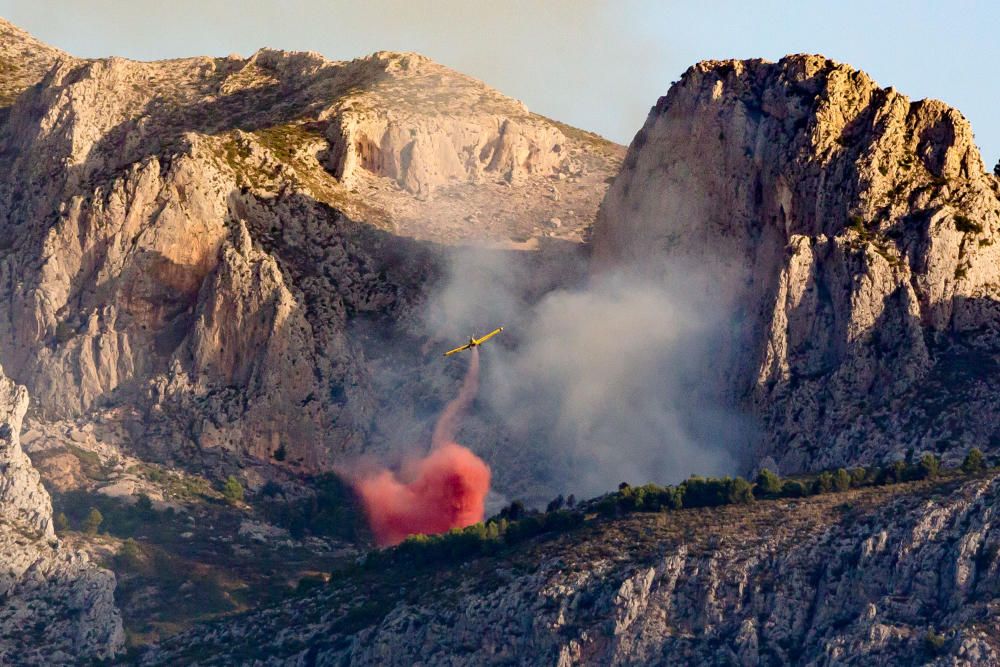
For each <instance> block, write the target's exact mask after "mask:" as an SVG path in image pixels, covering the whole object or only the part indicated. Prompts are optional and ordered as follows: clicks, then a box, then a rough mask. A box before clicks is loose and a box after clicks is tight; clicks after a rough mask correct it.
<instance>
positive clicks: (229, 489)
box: [222, 475, 243, 503]
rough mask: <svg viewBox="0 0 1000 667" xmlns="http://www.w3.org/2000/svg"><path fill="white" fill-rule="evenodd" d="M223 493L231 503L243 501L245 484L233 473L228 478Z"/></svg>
mask: <svg viewBox="0 0 1000 667" xmlns="http://www.w3.org/2000/svg"><path fill="white" fill-rule="evenodd" d="M222 495H223V496H225V497H226V500H228V501H229V502H231V503H238V502H242V501H243V485H242V484H240V481H239V480H238V479H236V478H235V477H234V476H233V475H230V476H229V477H227V478H226V483H225V484H224V485H223V486H222Z"/></svg>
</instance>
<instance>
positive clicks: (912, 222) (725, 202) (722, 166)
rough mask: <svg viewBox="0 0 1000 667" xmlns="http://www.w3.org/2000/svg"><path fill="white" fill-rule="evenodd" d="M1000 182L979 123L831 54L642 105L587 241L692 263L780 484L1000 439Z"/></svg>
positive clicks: (700, 76)
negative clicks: (981, 141) (913, 97)
mask: <svg viewBox="0 0 1000 667" xmlns="http://www.w3.org/2000/svg"><path fill="white" fill-rule="evenodd" d="M998 195H1000V181H998V179H997V177H996V176H994V175H993V174H988V173H986V172H985V171H984V168H983V163H982V160H981V159H980V156H979V152H978V150H977V149H976V147H975V144H974V142H973V135H972V129H971V128H970V126H969V124H968V122H967V121H966V120H965V118H964V117H962V115H961V114H960V113H959V112H958V111H956V110H954V109H952V108H949V107H948V106H946V105H944V104H943V103H941V102H937V101H934V100H922V101H918V102H912V101H910V100H909V99H908V98H907V97H905V96H904V95H902V94H900V93H899V92H897V91H895V90H894V89H892V88H881V87H879V86H878V85H877V84H876V83H875V82H874V81H872V80H871V79H870V78H869V77H868V76H867V75H866V74H864V73H863V72H860V71H858V70H855V69H852V68H851V67H848V66H846V65H842V64H838V63H835V62H833V61H831V60H828V59H826V58H823V57H821V56H789V57H787V58H784V59H782V60H781V61H780V62H777V63H771V62H765V61H760V60H748V61H721V62H716V61H710V62H704V63H700V64H698V65H696V66H694V67H692V68H691V69H689V70H688V71H687V72H686V73H685V74H684V76H683V77H682V79H681V81H680V82H678V83H677V84H676V85H675V86H673V87H672V88H671V90H670V92H669V93H668V94H667V95H666V96H665V97H663V98H661V99H660V101H659V102H658V103H657V105H656V106H655V107H654V109H653V110H652V111H651V113H650V115H649V118H648V119H647V121H646V124H645V126H644V127H643V128H642V130H640V132H639V133H638V134H637V135H636V137H635V139H634V140H633V142H632V145H631V147H630V149H629V154H628V156H627V157H626V160H625V166H624V168H623V171H622V173H621V175H620V176H619V177H618V178H617V180H616V181H615V183H614V185H613V186H612V188H611V189H610V190H609V192H608V195H607V198H606V200H605V202H604V205H603V207H602V214H601V217H600V220H599V222H598V224H597V225H596V227H595V232H594V252H595V255H596V257H597V258H598V260H599V262H603V263H605V264H611V263H620V262H629V263H641V264H643V263H644V264H649V263H653V264H656V263H662V264H664V265H666V264H670V263H681V264H689V265H692V266H696V267H698V270H699V272H700V273H702V274H703V278H704V279H705V282H706V283H707V284H709V285H710V286H711V287H710V289H711V291H712V292H713V296H715V297H718V300H720V301H722V303H723V308H724V309H725V311H726V315H727V317H726V319H727V320H728V321H731V322H732V323H733V326H732V328H733V334H732V335H731V336H728V337H727V336H723V337H722V338H725V339H726V341H727V342H726V344H725V345H726V349H725V350H724V351H723V352H722V353H720V354H719V355H718V357H717V358H716V359H715V360H714V363H713V364H712V366H713V367H714V368H715V370H716V374H717V376H718V377H719V379H720V380H721V384H722V385H723V392H724V393H725V394H726V395H727V396H728V401H729V403H730V404H731V405H734V406H739V407H741V408H746V409H749V410H752V411H753V412H755V413H756V414H757V415H758V416H759V417H760V419H761V422H762V429H761V436H760V438H759V439H758V443H757V446H756V451H755V456H754V459H755V460H760V459H762V458H763V457H765V456H772V457H773V458H774V459H775V460H776V461H777V462H778V465H779V466H780V467H781V469H782V470H785V471H794V470H804V469H819V468H823V467H830V466H838V465H853V464H856V463H864V462H871V461H876V460H883V459H891V458H898V457H900V456H902V455H903V453H904V452H905V451H906V450H907V449H914V450H916V451H924V450H927V451H933V452H936V453H939V454H941V455H943V456H944V457H945V459H946V460H955V459H958V458H960V457H961V456H962V455H964V452H965V451H967V450H968V449H969V447H971V446H978V447H981V448H989V447H993V448H995V447H997V446H998V444H1000V431H998V430H997V429H998V424H1000V420H998V418H997V417H998V414H997V411H996V400H995V397H996V396H997V391H998V389H1000V387H998V385H997V379H996V378H997V377H998V376H997V373H996V371H997V368H998V366H997V363H998V359H1000V356H998V353H1000V244H998V243H997V240H998V239H1000V197H998Z"/></svg>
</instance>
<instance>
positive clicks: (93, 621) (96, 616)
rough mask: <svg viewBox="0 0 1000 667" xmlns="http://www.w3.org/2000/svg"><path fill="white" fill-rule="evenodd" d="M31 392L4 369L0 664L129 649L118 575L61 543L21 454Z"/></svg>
mask: <svg viewBox="0 0 1000 667" xmlns="http://www.w3.org/2000/svg"><path fill="white" fill-rule="evenodd" d="M27 408H28V393H27V391H26V390H25V388H24V387H22V386H18V385H15V384H14V383H13V382H11V381H10V380H9V379H7V378H6V377H5V376H3V373H2V371H0V562H2V563H3V571H2V572H0V599H2V600H3V605H2V609H0V662H2V663H4V664H19V665H62V664H66V665H68V664H76V663H78V662H79V661H80V660H82V659H90V658H96V659H104V658H110V657H113V656H114V655H115V654H116V653H117V652H118V651H119V650H120V649H121V647H122V645H123V643H124V639H125V637H124V633H123V631H122V621H121V616H120V614H119V613H118V609H117V608H116V607H115V600H114V590H115V576H114V575H113V574H112V573H111V572H109V571H107V570H104V569H101V568H99V567H97V566H95V565H93V564H92V563H91V562H90V561H89V560H88V558H87V556H86V554H84V553H83V552H80V551H77V550H74V549H72V548H66V545H63V544H60V542H58V541H57V540H56V539H55V534H54V532H53V529H52V504H51V501H50V500H49V495H48V493H47V492H46V491H45V489H44V488H43V487H42V484H41V482H40V480H39V477H38V473H37V472H36V471H35V469H34V468H33V467H32V466H31V462H30V461H29V460H28V457H27V456H26V455H25V454H24V452H23V451H22V450H21V444H20V440H19V434H20V431H21V420H22V418H23V417H24V413H25V410H27Z"/></svg>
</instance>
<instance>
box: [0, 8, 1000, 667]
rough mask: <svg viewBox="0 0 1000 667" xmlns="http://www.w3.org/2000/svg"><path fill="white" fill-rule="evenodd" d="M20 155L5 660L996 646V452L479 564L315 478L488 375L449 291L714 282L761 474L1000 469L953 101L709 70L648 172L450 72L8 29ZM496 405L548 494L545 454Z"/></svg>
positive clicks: (829, 659) (8, 259)
mask: <svg viewBox="0 0 1000 667" xmlns="http://www.w3.org/2000/svg"><path fill="white" fill-rule="evenodd" d="M0 160H2V161H3V163H4V165H5V166H6V169H4V170H0V303H2V304H3V307H2V308H0V361H2V362H3V365H4V368H5V369H6V370H7V372H9V373H10V375H11V377H12V378H13V380H14V381H11V380H7V379H6V378H5V377H4V378H2V379H0V419H2V422H3V423H2V424H0V555H2V556H3V560H4V563H7V564H9V566H8V568H7V570H6V571H5V572H0V593H2V595H0V598H2V600H3V605H2V608H0V662H5V663H6V662H27V663H32V662H34V663H52V662H55V663H59V662H71V661H73V660H79V659H81V658H86V659H90V658H93V659H97V660H102V659H111V660H117V661H120V662H140V663H142V664H188V663H201V664H239V663H243V662H251V661H257V662H259V663H262V664H346V663H350V664H354V663H357V664H383V663H388V664H416V663H418V662H421V661H422V662H424V663H426V664H438V663H462V664H485V663H495V662H506V663H516V664H533V663H536V662H539V661H543V662H552V663H555V664H560V665H571V664H657V663H662V662H670V661H676V660H680V661H683V662H690V663H705V664H713V663H719V664H747V665H751V664H788V663H796V664H800V663H803V664H841V663H849V662H853V663H856V664H899V663H901V662H902V663H916V662H921V661H926V662H936V663H938V664H984V663H986V664H990V663H997V662H1000V637H998V636H997V634H996V627H997V622H998V620H1000V619H998V618H997V614H996V598H997V591H996V590H995V589H996V587H995V585H994V584H993V583H992V582H993V581H994V580H995V579H996V575H997V569H998V568H1000V562H998V559H997V554H998V553H1000V547H998V544H1000V538H998V536H997V535H996V534H995V531H994V530H993V524H994V516H993V513H994V508H995V507H996V506H997V493H998V489H1000V478H998V476H997V472H996V469H995V468H993V469H990V470H989V471H987V472H984V473H975V474H962V475H960V474H958V473H957V472H954V471H953V473H952V474H948V475H945V477H944V478H937V479H926V480H924V481H920V482H907V483H896V482H894V483H893V484H891V485H885V486H871V487H866V488H861V489H853V490H850V491H843V492H842V493H825V494H823V495H818V496H815V497H810V498H801V499H794V500H790V499H788V498H783V499H770V500H760V501H757V502H748V503H747V504H738V505H729V506H726V507H717V508H713V509H705V508H701V509H679V510H672V511H669V512H666V511H664V512H657V513H654V514H628V515H624V516H615V517H610V516H604V517H602V516H598V514H599V513H598V512H591V511H590V510H587V511H586V512H584V511H581V512H580V513H579V514H580V523H581V525H580V526H576V527H574V528H573V529H571V530H570V529H567V530H565V531H561V532H559V533H557V534H555V535H543V536H541V537H536V538H534V539H526V540H524V541H521V542H518V543H516V544H513V545H509V546H508V547H504V548H503V549H502V550H500V551H499V553H492V554H491V555H487V556H480V557H477V558H469V559H465V560H461V559H459V562H458V564H457V565H456V566H455V567H453V568H452V567H449V566H448V565H447V564H446V563H437V564H431V565H429V566H426V567H408V566H400V565H398V564H395V565H393V564H392V563H390V564H389V565H386V566H384V567H375V566H372V567H367V566H365V565H364V563H366V562H369V561H364V560H363V559H360V560H359V554H361V553H362V551H363V550H364V549H365V548H366V547H367V546H369V544H368V542H366V535H365V533H364V529H363V527H361V528H358V527H357V526H356V525H355V524H354V523H352V522H353V521H356V520H357V518H358V516H357V512H356V508H354V507H353V506H352V504H351V497H350V491H349V489H347V488H346V487H345V486H344V485H343V483H342V482H339V481H338V480H337V478H336V477H335V476H332V475H327V476H323V475H321V474H320V473H323V472H329V471H330V470H334V469H337V467H338V466H339V465H341V464H343V463H344V462H345V461H348V460H354V459H355V458H356V457H357V456H358V455H361V454H372V453H376V454H385V453H386V452H387V451H389V450H391V449H392V445H393V444H394V443H395V442H397V441H407V442H417V441H419V440H420V437H421V433H422V431H427V429H428V428H429V425H430V423H431V420H432V416H433V415H434V414H436V412H437V411H438V410H439V409H440V407H441V406H442V405H443V404H444V402H445V401H446V400H447V399H448V398H449V397H450V396H451V395H452V393H453V391H454V389H455V387H456V386H457V384H458V382H459V379H460V378H459V376H460V374H461V369H458V368H457V367H456V366H445V365H444V364H443V362H442V361H441V360H440V357H439V355H438V353H437V352H436V348H437V344H438V343H440V342H442V341H443V340H446V339H448V338H450V337H453V336H455V335H456V331H454V330H451V329H449V328H448V327H449V326H451V325H452V324H454V323H442V324H441V325H440V326H437V324H436V323H431V324H429V323H428V321H427V317H426V310H427V308H428V303H429V301H430V300H431V295H433V294H434V293H435V290H436V288H437V287H438V286H440V285H441V284H442V283H445V282H448V281H456V280H457V281H458V282H461V280H462V279H463V278H464V277H465V276H463V275H461V272H460V273H459V275H457V276H456V275H455V271H456V266H458V268H459V269H460V270H467V271H470V272H471V273H475V272H476V270H477V268H479V267H478V266H477V263H481V264H483V265H487V264H488V265H491V266H494V265H495V266H501V267H503V268H504V269H505V271H506V270H508V269H509V273H510V274H512V275H514V276H516V278H512V279H511V281H510V282H511V283H512V284H514V283H516V288H517V290H516V291H517V294H515V295H514V297H513V298H515V300H517V303H516V304H515V305H516V306H517V308H520V307H521V306H522V305H523V306H525V310H530V306H531V305H532V304H534V303H538V302H539V301H540V300H541V299H542V298H543V297H544V296H545V295H546V294H548V293H551V292H552V291H553V290H554V289H555V288H559V287H566V286H572V285H576V284H578V283H585V278H586V274H587V272H588V270H590V271H592V272H593V273H595V274H596V273H599V272H601V271H602V270H604V269H608V268H621V267H622V266H626V267H628V268H630V269H632V270H635V271H638V272H644V273H645V274H647V275H646V277H647V278H650V277H651V278H652V279H653V280H654V281H655V280H657V279H659V280H660V281H661V282H662V281H663V280H666V278H665V276H670V279H671V280H674V279H678V278H677V276H678V274H679V273H680V272H678V271H677V267H682V268H683V269H684V270H686V271H687V272H688V278H687V279H689V280H690V284H687V283H683V284H680V285H679V288H680V290H681V291H685V292H687V293H688V294H687V296H688V297H689V298H690V299H692V300H693V301H695V302H699V299H701V300H703V303H704V307H705V308H709V307H711V308H713V309H716V310H719V311H721V313H720V316H719V317H716V318H713V319H715V320H718V321H722V322H725V323H726V324H727V326H724V327H722V330H720V331H719V332H718V334H717V335H716V336H714V339H717V351H716V352H715V353H713V357H712V359H711V360H710V362H711V363H706V369H705V373H704V375H705V377H706V378H707V382H706V385H708V386H707V389H708V391H709V394H710V395H712V396H713V397H716V398H719V399H721V400H722V401H723V402H724V403H725V407H726V409H727V410H729V411H732V412H734V413H738V414H740V415H743V414H749V415H751V416H752V417H753V418H754V419H755V420H756V421H757V423H758V426H759V428H758V429H757V431H756V432H755V433H754V434H753V436H752V438H751V439H752V442H751V443H750V447H749V448H748V450H747V451H746V452H738V453H739V454H745V456H743V459H744V462H745V468H746V469H747V470H749V469H751V468H757V467H760V466H761V465H762V464H764V463H767V464H768V465H772V464H776V465H777V467H779V468H780V469H781V471H782V472H785V473H788V472H796V471H816V470H819V469H822V468H827V467H837V466H845V467H846V466H853V465H857V464H864V463H869V462H875V461H878V462H886V461H893V460H896V459H900V458H903V457H904V456H905V455H906V454H908V453H918V454H919V453H923V452H932V453H936V454H938V455H939V456H941V457H942V458H943V459H944V460H945V461H946V462H951V463H953V462H956V461H958V460H961V458H962V457H964V456H965V455H966V453H967V452H968V451H969V449H970V448H971V447H973V446H978V447H980V448H983V449H984V450H987V453H988V454H990V455H995V454H997V453H998V452H997V450H998V449H1000V431H998V430H997V429H998V426H997V424H998V423H1000V421H998V419H997V416H998V414H997V408H996V397H997V396H998V395H1000V386H998V384H997V383H998V379H997V377H998V376H997V370H998V361H1000V307H998V304H1000V276H998V272H1000V254H998V253H1000V246H998V245H997V244H996V243H995V241H996V239H997V236H998V232H1000V179H998V177H997V176H996V175H993V174H988V173H986V171H985V170H984V167H983V163H982V160H981V158H980V156H979V154H978V152H977V150H976V148H975V146H974V143H973V138H972V133H971V129H970V128H969V125H968V123H967V122H966V121H965V119H964V118H962V116H961V115H960V114H959V113H958V112H957V111H955V110H953V109H950V108H948V107H947V106H945V105H944V104H942V103H939V102H934V101H920V102H911V101H910V100H909V99H907V98H906V97H905V96H903V95H901V94H900V93H898V92H896V91H894V90H892V89H883V88H880V87H879V86H878V85H876V84H875V83H874V82H873V81H872V80H871V79H870V78H869V77H867V76H866V75H865V74H864V73H862V72H859V71H857V70H854V69H852V68H850V67H847V66H845V65H841V64H838V63H834V62H832V61H830V60H827V59H825V58H822V57H819V56H790V57H787V58H785V59H783V60H781V61H780V62H778V63H769V62H764V61H759V60H750V61H725V62H704V63H700V64H698V65H695V66H694V67H692V68H691V69H690V70H688V72H686V73H685V74H684V76H683V77H682V79H681V80H680V81H679V82H678V83H677V84H676V85H674V86H673V87H672V88H671V90H670V91H669V92H668V94H667V95H666V96H665V97H664V98H662V99H661V100H660V101H659V102H658V103H657V104H656V106H655V107H654V108H653V109H652V111H651V113H650V115H649V118H648V120H647V122H646V124H645V126H644V127H643V128H642V129H641V130H640V132H639V133H638V134H637V135H636V138H635V140H634V141H633V142H632V145H631V146H630V147H629V149H628V152H627V154H626V153H625V152H624V151H623V149H622V148H621V147H619V146H616V145H614V144H611V143H609V142H606V141H604V140H602V139H601V138H600V137H597V136H595V135H591V134H588V133H585V132H582V131H580V130H576V129H574V128H570V127H568V126H566V125H563V124H561V123H558V122H556V121H552V120H549V119H546V118H543V117H541V116H538V115H536V114H532V113H530V112H529V111H528V110H527V109H526V108H525V107H524V105H523V104H521V103H520V102H517V101H516V100H512V99H510V98H507V97H505V96H503V95H502V94H500V93H499V92H497V91H494V90H492V89H490V88H489V87H487V86H486V85H484V84H482V83H481V82H478V81H476V80H474V79H471V78H469V77H466V76H464V75H462V74H459V73H457V72H454V71H452V70H449V69H447V68H445V67H442V66H440V65H437V64H435V63H433V62H432V61H430V60H428V59H427V58H425V57H423V56H420V55H417V54H410V53H388V52H379V53H375V54H373V55H371V56H369V57H366V58H360V59H358V60H354V61H350V62H333V61H329V60H326V59H325V58H323V57H322V56H320V55H318V54H315V53H287V52H281V51H274V50H269V49H264V50H261V51H258V52H257V53H255V54H254V55H252V56H251V57H249V58H243V57H240V56H230V57H227V58H187V59H179V60H170V61H160V62H152V63H143V62H134V61H128V60H124V59H121V58H109V59H100V60H84V59H79V58H75V57H72V56H70V55H67V54H65V53H62V52H60V51H58V50H56V49H53V48H51V47H47V46H45V45H43V44H41V43H39V42H38V41H37V40H34V39H33V38H31V37H30V36H29V35H27V34H26V33H24V32H23V31H20V30H19V29H17V28H16V27H14V26H11V25H10V24H8V23H6V22H3V21H0ZM616 174H617V176H616ZM612 181H613V182H612ZM609 184H610V188H609V187H608V186H609ZM599 207H600V211H598V208H599ZM595 221H596V222H595ZM468 246H476V247H477V248H478V250H477V253H470V254H467V255H463V257H464V259H465V261H464V263H457V264H456V263H455V262H454V261H453V259H454V257H455V256H456V251H457V250H458V249H465V248H467V247H468ZM588 255H592V259H593V261H592V262H590V263H589V264H588V259H589V258H588ZM668 269H669V270H668ZM481 273H482V274H480V273H476V274H475V275H470V276H469V280H470V282H471V281H475V280H479V281H482V280H484V279H485V280H499V278H498V277H497V275H496V274H492V273H489V272H488V271H485V270H484V271H483V272H481ZM484 276H485V278H484ZM682 282H683V278H682ZM499 287H501V286H498V291H499ZM502 287H504V288H507V287H509V285H504V286H502ZM657 303H658V302H657ZM498 324H499V323H498ZM510 328H511V329H515V328H516V327H510ZM459 333H460V334H461V335H466V334H468V333H470V332H464V331H463V332H459ZM498 344H503V345H505V346H508V348H509V349H510V350H516V349H517V347H518V344H519V340H518V338H517V333H516V332H515V331H511V332H510V336H509V337H508V336H507V334H505V338H504V339H503V342H502V343H498ZM18 383H19V384H18ZM22 385H23V386H22ZM584 389H586V388H584ZM29 393H30V394H31V396H32V398H33V404H32V407H31V409H30V411H29V407H28V401H27V396H28V394H29ZM694 395H697V393H695V394H694ZM654 398H655V397H654ZM478 407H479V408H480V409H477V411H476V412H477V414H476V415H474V416H472V417H470V419H468V420H467V422H465V423H464V425H463V431H462V433H461V436H462V441H463V442H465V443H467V444H469V445H470V446H471V447H472V448H473V449H474V450H476V451H477V452H478V453H480V454H482V455H483V456H484V458H486V459H487V460H488V462H489V463H490V464H491V465H493V469H494V480H496V482H497V483H498V485H499V486H501V487H502V488H503V490H504V491H505V492H507V493H511V494H514V495H515V496H516V495H518V494H520V495H522V496H524V497H527V495H528V493H529V492H530V491H531V490H532V488H533V487H532V485H533V484H536V483H537V482H539V480H540V479H541V478H542V477H543V476H544V472H543V471H542V470H541V469H540V467H538V466H536V461H535V460H534V458H533V457H532V451H530V450H529V449H528V446H529V445H530V446H532V447H535V448H536V449H544V447H545V446H546V443H545V442H540V443H525V442H522V441H521V440H518V439H517V438H514V437H512V436H511V434H510V433H507V432H506V431H505V427H504V423H503V422H502V421H501V420H499V419H497V415H491V414H489V410H488V409H487V408H486V407H485V406H478ZM22 420H23V421H24V429H23V430H24V433H23V435H22V433H21V432H22ZM527 430H529V431H530V429H527ZM523 439H524V438H522V440H523ZM22 441H23V442H24V444H25V447H26V449H28V451H29V453H30V454H31V456H32V457H33V458H34V461H35V465H32V463H31V461H29V460H28V459H27V457H26V456H25V454H24V452H23V451H22V450H21V442H22ZM610 444H613V443H610ZM735 444H737V445H739V444H742V443H735ZM623 455H624V454H623ZM907 458H909V457H907ZM889 469H890V468H886V470H889ZM36 470H41V471H42V476H43V478H44V481H45V482H46V484H48V486H49V489H50V490H51V491H52V496H51V497H50V495H49V493H48V492H46V490H45V489H44V488H43V487H42V486H41V483H40V478H39V474H38V472H37V471H36ZM734 472H735V471H734ZM744 472H745V471H744ZM845 474H846V473H845ZM230 475H231V476H232V478H231V480H227V479H226V478H227V477H229V476H230ZM224 480H225V481H226V482H227V483H226V484H225V485H224V484H223V481H224ZM897 481H898V480H897ZM747 488H749V486H748V487H747ZM802 488H804V487H802ZM53 499H54V500H53ZM536 500H537V499H536ZM53 502H54V503H55V505H56V509H57V510H60V509H61V510H65V514H69V515H71V516H69V517H65V519H64V520H65V523H67V524H70V526H69V528H67V529H66V530H63V529H62V528H60V536H59V537H60V538H62V539H61V541H60V539H57V536H56V535H55V533H54V531H53V523H54V519H53V510H52V506H53ZM595 502H598V501H595ZM91 506H92V507H95V508H96V507H97V506H100V507H101V508H102V509H104V510H106V514H107V521H106V522H105V525H104V526H103V527H102V528H101V531H96V530H92V531H89V532H88V531H85V530H73V529H72V526H73V524H76V525H77V526H79V523H80V519H79V516H78V515H81V514H82V513H83V512H85V511H86V509H87V508H88V507H91ZM511 507H514V505H511ZM587 507H590V508H591V509H593V507H594V506H587ZM352 512H354V514H352ZM324 531H325V532H324ZM95 533H96V534H95ZM86 553H89V554H91V555H93V556H95V557H96V558H99V559H101V560H100V561H99V562H101V563H103V564H106V565H107V566H109V567H114V568H115V569H116V570H117V572H118V575H119V577H118V579H117V581H118V583H119V586H118V589H117V591H116V588H115V586H116V578H115V575H113V574H111V573H110V572H109V571H108V570H106V569H102V568H100V567H97V566H96V565H94V564H92V562H91V560H90V559H89V558H88V557H87V556H86V555H85V554H86ZM373 558H374V557H373ZM371 562H377V560H372V561H371ZM425 565H426V564H425ZM331 571H335V575H334V576H332V577H331V579H330V581H329V582H327V581H326V579H325V578H326V576H327V575H328V573H329V572H331ZM116 595H117V599H116ZM119 609H121V610H122V612H123V613H124V614H125V623H124V626H125V628H127V630H128V637H127V640H128V643H129V652H128V653H127V654H125V653H123V649H124V644H125V642H126V636H125V631H124V630H123V621H122V612H119ZM220 617H221V618H220Z"/></svg>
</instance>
